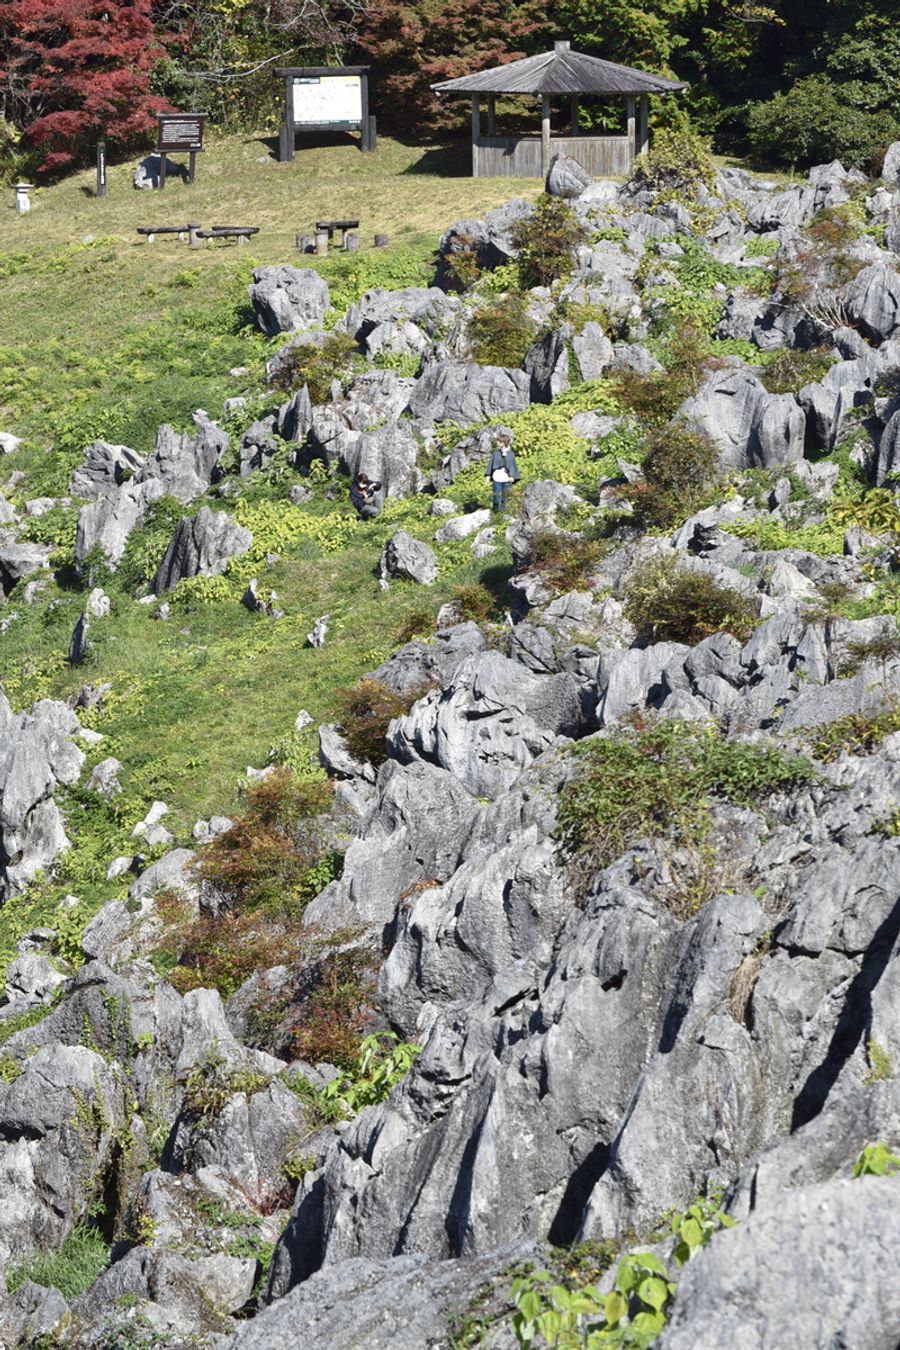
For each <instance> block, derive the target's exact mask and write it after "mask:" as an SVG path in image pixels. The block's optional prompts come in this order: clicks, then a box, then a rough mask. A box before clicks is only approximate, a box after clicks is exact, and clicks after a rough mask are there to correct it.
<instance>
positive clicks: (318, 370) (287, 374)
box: [272, 333, 356, 403]
mask: <svg viewBox="0 0 900 1350" xmlns="http://www.w3.org/2000/svg"><path fill="white" fill-rule="evenodd" d="M355 351H356V343H355V342H354V340H353V338H352V337H351V336H350V334H349V333H328V334H327V335H326V337H325V338H324V339H323V341H322V342H321V343H320V344H318V345H316V344H313V343H297V344H296V345H295V346H293V347H289V348H288V350H287V353H286V355H285V356H284V357H283V359H282V361H281V364H280V366H279V369H278V372H277V374H276V375H275V377H274V379H273V380H272V383H273V385H274V386H275V388H276V389H282V390H284V391H285V393H290V394H292V393H295V392H296V390H298V389H302V388H303V386H304V385H306V387H307V388H308V389H309V397H310V399H311V400H312V402H313V403H324V402H325V400H326V399H327V398H328V395H329V392H330V390H331V383H332V380H334V379H340V378H342V377H344V376H345V375H346V374H347V372H348V370H349V367H350V362H351V361H352V359H353V354H354V352H355Z"/></svg>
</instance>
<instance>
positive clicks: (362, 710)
mask: <svg viewBox="0 0 900 1350" xmlns="http://www.w3.org/2000/svg"><path fill="white" fill-rule="evenodd" d="M431 687H432V686H431V685H423V686H421V687H419V688H416V689H413V690H411V691H410V692H409V693H406V694H397V693H395V692H394V690H393V689H389V688H388V686H387V685H386V684H382V682H381V680H372V679H367V680H360V681H359V683H358V684H355V685H354V686H353V688H352V689H345V690H344V691H343V693H341V694H339V695H338V710H339V711H338V716H339V719H340V725H341V729H342V731H343V733H344V740H345V741H346V742H347V748H348V749H349V751H350V753H351V755H353V757H354V758H355V759H359V760H368V761H369V763H370V764H374V765H378V764H383V763H384V761H385V760H386V759H387V748H386V746H385V737H386V736H387V729H388V725H389V723H391V722H392V721H393V720H394V718H395V717H403V716H404V714H405V713H408V712H409V710H410V708H411V707H412V705H413V704H414V703H415V702H416V699H419V698H421V697H422V695H423V694H425V693H427V692H428V690H429V689H430V688H431Z"/></svg>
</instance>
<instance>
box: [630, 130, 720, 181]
mask: <svg viewBox="0 0 900 1350" xmlns="http://www.w3.org/2000/svg"><path fill="white" fill-rule="evenodd" d="M715 175H716V169H715V165H714V164H713V161H712V141H711V140H709V139H708V138H707V137H706V136H701V135H700V134H699V133H698V132H696V131H694V130H693V129H692V128H691V127H690V126H689V125H687V124H684V125H682V126H673V127H658V128H657V129H656V131H655V132H654V134H653V144H652V145H651V147H650V150H649V152H648V153H647V155H646V156H645V157H644V160H643V162H642V164H641V176H642V178H643V179H644V181H645V182H646V183H647V184H648V185H649V186H650V187H652V188H655V189H657V190H662V189H666V188H670V189H680V190H682V191H684V190H685V189H687V190H690V189H691V188H695V187H698V186H699V185H700V184H703V185H704V186H705V187H708V188H709V187H712V184H713V180H714V178H715Z"/></svg>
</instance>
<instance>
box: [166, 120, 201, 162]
mask: <svg viewBox="0 0 900 1350" xmlns="http://www.w3.org/2000/svg"><path fill="white" fill-rule="evenodd" d="M156 120H157V122H158V123H159V134H158V138H157V143H156V148H157V150H158V151H159V153H160V154H164V153H165V152H166V151H167V150H168V151H170V152H171V153H173V154H174V153H177V152H179V151H181V152H184V151H185V150H190V151H197V150H202V149H203V126H204V123H205V122H206V113H160V114H159V116H158V117H157V119H156Z"/></svg>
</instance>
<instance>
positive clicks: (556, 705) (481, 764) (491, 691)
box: [387, 652, 587, 799]
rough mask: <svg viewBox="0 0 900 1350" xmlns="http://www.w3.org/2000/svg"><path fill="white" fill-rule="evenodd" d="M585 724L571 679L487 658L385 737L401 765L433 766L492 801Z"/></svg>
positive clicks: (467, 665)
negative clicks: (423, 762)
mask: <svg viewBox="0 0 900 1350" xmlns="http://www.w3.org/2000/svg"><path fill="white" fill-rule="evenodd" d="M586 723H587V718H586V717H585V714H584V712H583V709H582V703H581V698H580V695H579V691H578V687H577V684H576V682H575V680H574V679H573V678H572V676H571V675H568V674H564V675H553V676H549V677H546V678H542V677H541V676H538V675H533V674H531V673H530V672H528V671H526V670H524V669H523V667H522V666H520V665H519V664H518V663H517V662H515V661H510V660H509V659H508V658H507V657H505V656H500V655H499V654H498V653H495V652H486V653H483V654H481V655H477V656H470V657H469V658H468V659H467V660H465V661H464V662H463V663H462V665H460V666H459V668H458V669H457V671H456V673H455V674H454V676H453V679H452V681H451V683H450V684H449V685H448V686H447V687H446V688H444V689H441V690H434V691H433V692H432V693H430V694H427V695H426V696H425V697H424V698H422V699H420V700H419V702H418V703H416V704H415V705H414V707H413V708H412V709H411V711H410V712H409V713H407V715H406V716H405V717H400V718H398V719H397V721H395V722H392V723H391V725H390V727H389V729H388V737H387V739H388V745H389V746H390V748H391V753H392V755H393V756H394V757H395V758H396V759H399V760H400V762H401V763H409V762H410V761H411V760H413V759H426V760H429V761H430V762H431V763H433V764H438V765H440V766H441V767H442V768H444V769H447V770H449V771H450V772H451V773H453V774H454V775H455V776H456V777H457V778H458V779H459V781H460V782H461V783H462V784H463V786H464V787H466V788H467V789H468V791H469V792H471V793H472V794H473V795H476V796H483V797H487V798H489V799H492V798H494V797H496V796H498V795H499V794H500V793H501V792H503V791H505V790H506V789H507V788H509V787H510V786H511V785H512V783H514V782H515V780H516V779H517V778H518V777H519V775H520V773H521V772H522V770H523V769H525V768H526V767H527V766H528V765H529V764H530V763H531V762H532V760H533V759H534V758H535V756H536V755H539V754H540V753H542V751H544V750H546V749H548V748H549V747H550V746H551V745H553V744H554V743H555V741H556V740H557V738H559V737H566V736H574V735H578V734H579V733H581V732H583V730H584V728H585V725H586ZM476 727H477V735H475V736H473V731H474V729H475V728H476Z"/></svg>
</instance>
